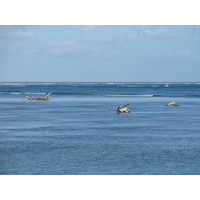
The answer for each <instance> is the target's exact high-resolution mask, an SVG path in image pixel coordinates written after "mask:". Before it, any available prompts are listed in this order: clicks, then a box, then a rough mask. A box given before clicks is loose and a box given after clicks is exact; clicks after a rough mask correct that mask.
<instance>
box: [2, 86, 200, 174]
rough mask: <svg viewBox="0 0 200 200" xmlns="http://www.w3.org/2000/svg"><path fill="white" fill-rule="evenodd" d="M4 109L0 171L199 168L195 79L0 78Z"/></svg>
mask: <svg viewBox="0 0 200 200" xmlns="http://www.w3.org/2000/svg"><path fill="white" fill-rule="evenodd" d="M45 93H52V94H51V95H50V97H51V100H50V101H29V100H27V99H26V98H25V97H24V95H28V96H34V97H43V96H45ZM171 101H175V102H176V103H178V104H181V106H178V107H168V106H165V104H167V103H169V102H171ZM127 103H129V104H130V106H129V109H130V110H131V113H127V114H118V113H117V112H116V111H115V109H116V108H117V107H118V106H120V105H124V104H127ZM0 111H1V112H0V174H20V175H22V174H35V175H36V174H44V175H45V174H62V175H70V174H71V175H77V174H86V175H96V174H97V175H143V174H149V175H156V174H159V175H164V174H170V175H174V174H179V175H180V174H195V175H198V174H200V123H199V114H200V84H198V83H168V84H167V83H0Z"/></svg>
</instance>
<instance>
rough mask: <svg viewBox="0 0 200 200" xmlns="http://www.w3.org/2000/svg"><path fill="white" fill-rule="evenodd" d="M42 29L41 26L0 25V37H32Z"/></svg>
mask: <svg viewBox="0 0 200 200" xmlns="http://www.w3.org/2000/svg"><path fill="white" fill-rule="evenodd" d="M42 30H43V26H23V25H22V26H21V25H20V26H10V25H9V26H6V25H1V26H0V38H1V39H17V38H24V37H25V38H27V37H33V36H36V35H37V34H39V33H40V32H41V31H42Z"/></svg>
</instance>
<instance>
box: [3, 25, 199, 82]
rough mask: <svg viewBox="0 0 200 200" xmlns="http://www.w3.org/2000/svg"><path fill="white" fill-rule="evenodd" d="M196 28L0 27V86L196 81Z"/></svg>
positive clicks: (197, 69) (160, 26)
mask: <svg viewBox="0 0 200 200" xmlns="http://www.w3.org/2000/svg"><path fill="white" fill-rule="evenodd" d="M199 74H200V26H193V25H187V26H186V25H182V26H178V25H172V26H169V25H141V26H140V25H127V26H126V25H121V26H120V25H113V26H111V25H105V26H103V25H97V26H95V25H86V26H84V25H61V26H60V25H55V26H52V25H49V26H43V25H40V26H34V25H30V26H26V25H19V26H18V25H15V26H11V25H8V26H3V25H1V26H0V82H29V81H30V82H199V81H200V79H199Z"/></svg>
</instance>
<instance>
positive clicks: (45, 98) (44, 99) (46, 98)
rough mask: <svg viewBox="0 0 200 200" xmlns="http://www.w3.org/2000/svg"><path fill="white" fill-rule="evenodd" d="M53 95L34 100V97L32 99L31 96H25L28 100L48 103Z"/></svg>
mask: <svg viewBox="0 0 200 200" xmlns="http://www.w3.org/2000/svg"><path fill="white" fill-rule="evenodd" d="M50 94H51V93H48V94H47V95H46V96H45V97H40V98H34V97H33V96H32V97H29V96H24V97H26V98H27V99H28V100H39V101H47V100H50V97H49V95H50Z"/></svg>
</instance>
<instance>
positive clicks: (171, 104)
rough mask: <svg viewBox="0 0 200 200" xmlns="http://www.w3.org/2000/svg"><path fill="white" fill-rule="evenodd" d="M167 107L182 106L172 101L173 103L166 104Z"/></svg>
mask: <svg viewBox="0 0 200 200" xmlns="http://www.w3.org/2000/svg"><path fill="white" fill-rule="evenodd" d="M165 106H180V105H179V104H177V103H176V102H174V101H172V102H171V103H168V104H166V105H165Z"/></svg>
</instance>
